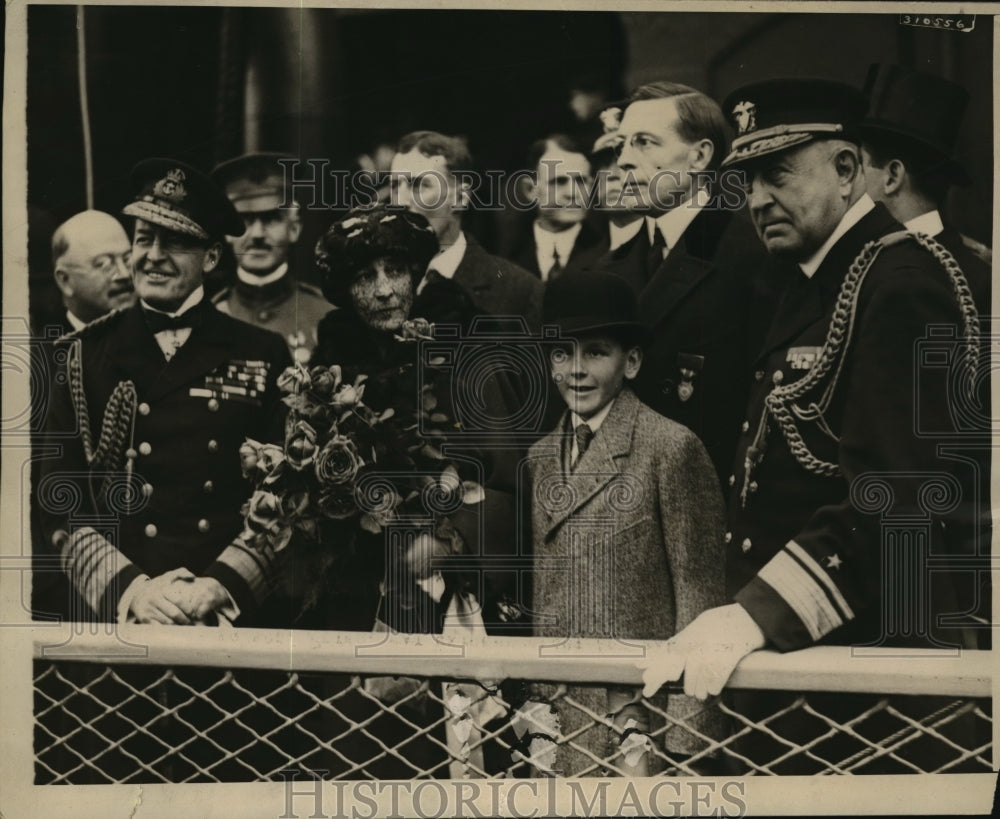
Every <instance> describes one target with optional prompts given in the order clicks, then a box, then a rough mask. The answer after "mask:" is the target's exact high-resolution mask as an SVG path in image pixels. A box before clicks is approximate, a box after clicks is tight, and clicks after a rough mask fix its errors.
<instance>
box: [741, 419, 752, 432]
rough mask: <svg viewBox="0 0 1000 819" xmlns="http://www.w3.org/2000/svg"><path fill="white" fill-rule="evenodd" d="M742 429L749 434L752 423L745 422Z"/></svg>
mask: <svg viewBox="0 0 1000 819" xmlns="http://www.w3.org/2000/svg"><path fill="white" fill-rule="evenodd" d="M740 429H741V430H743V431H744V432H749V431H750V422H749V421H744V422H743V426H741V427H740Z"/></svg>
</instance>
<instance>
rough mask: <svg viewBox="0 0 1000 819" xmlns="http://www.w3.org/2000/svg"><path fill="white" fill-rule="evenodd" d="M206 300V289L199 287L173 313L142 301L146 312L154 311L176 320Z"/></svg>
mask: <svg viewBox="0 0 1000 819" xmlns="http://www.w3.org/2000/svg"><path fill="white" fill-rule="evenodd" d="M204 298H205V288H204V287H203V286H202V285H198V287H196V288H195V289H194V290H192V291H191V293H190V295H188V297H187V298H186V299H184V303H183V304H182V305H181V306H180V307H178V308H177V309H176V310H175V311H174V312H173V313H168V312H167V311H166V310H158V309H157V308H155V307H153V306H152V305H151V304H147V303H146V302H145V301H142V306H143V308H145V309H146V310H152V311H153V312H154V313H163V314H164V315H167V316H170V317H171V318H176V317H177V316H180V315H183V314H184V313H186V312H187V311H188V310H190V309H191V308H192V307H194V306H195V305H197V304H200V303H201V300H202V299H204Z"/></svg>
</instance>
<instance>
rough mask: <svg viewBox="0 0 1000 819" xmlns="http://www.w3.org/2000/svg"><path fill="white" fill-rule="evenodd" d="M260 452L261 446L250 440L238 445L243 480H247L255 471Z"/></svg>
mask: <svg viewBox="0 0 1000 819" xmlns="http://www.w3.org/2000/svg"><path fill="white" fill-rule="evenodd" d="M260 450H261V445H260V444H258V443H257V442H256V441H254V440H251V439H250V438H247V439H246V440H245V441H244V442H243V443H242V444H240V469H241V470H242V471H243V477H244V478H249V477H250V476H251V475H252V474H253V473H254V470H256V469H257V461H258V460H259V459H260Z"/></svg>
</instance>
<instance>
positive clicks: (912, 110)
mask: <svg viewBox="0 0 1000 819" xmlns="http://www.w3.org/2000/svg"><path fill="white" fill-rule="evenodd" d="M865 93H866V94H867V95H868V97H869V101H870V102H869V110H868V115H867V116H866V117H865V119H864V120H863V121H862V123H861V136H862V139H863V142H862V145H861V157H862V162H863V165H864V169H865V183H866V186H867V190H868V194H869V195H870V196H871V198H872V199H874V200H875V201H876V202H882V203H883V204H884V205H885V206H886V207H887V208H888V209H889V213H891V214H892V215H893V216H894V217H895V218H896V220H897V221H899V222H902V223H903V225H904V226H905V227H906V229H907V230H912V231H915V232H919V233H926V234H927V235H928V236H932V237H933V238H934V239H936V240H937V241H938V242H940V243H941V244H942V245H944V246H945V247H946V248H947V250H948V252H949V253H951V255H952V256H954V257H955V259H956V260H957V261H958V263H959V266H960V267H961V268H962V272H964V273H965V275H966V278H968V280H969V285H970V286H971V287H972V288H973V296H974V298H975V300H976V307H977V308H978V309H979V311H980V313H983V314H987V313H989V311H990V299H989V292H990V290H989V287H990V260H989V248H987V247H985V246H984V245H981V244H979V243H978V242H976V241H974V240H972V239H969V238H968V237H966V236H963V235H962V234H961V233H959V232H958V231H957V230H956V229H955V228H954V227H951V226H946V225H945V224H944V222H943V221H942V217H941V211H942V209H943V206H944V201H945V197H946V195H947V193H948V190H949V188H951V186H952V185H968V184H970V183H971V179H970V178H969V174H968V172H967V171H966V170H965V168H964V167H963V165H962V163H961V162H960V161H959V160H958V158H957V157H956V156H955V146H956V143H957V141H958V134H959V129H960V127H961V124H962V116H963V114H964V113H965V108H966V106H967V104H968V101H969V93H968V92H967V91H966V90H965V89H964V88H962V86H960V85H958V84H957V83H953V82H951V81H950V80H946V79H945V78H944V77H937V76H934V75H933V74H925V73H923V72H919V71H912V70H909V69H905V68H902V67H900V66H897V65H880V64H875V65H872V66H871V68H870V69H869V71H868V79H867V81H866V83H865Z"/></svg>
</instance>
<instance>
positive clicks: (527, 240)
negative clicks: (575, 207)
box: [508, 221, 601, 278]
mask: <svg viewBox="0 0 1000 819" xmlns="http://www.w3.org/2000/svg"><path fill="white" fill-rule="evenodd" d="M600 244H601V234H600V232H599V231H598V230H597V228H595V227H594V226H593V225H591V224H590V222H587V221H585V222H582V223H581V225H580V232H579V233H578V234H577V237H576V241H575V242H573V249H572V250H571V251H570V254H569V258H568V259H567V260H566V264H565V265H563V269H564V271H565V272H569V271H571V270H573V269H576V268H577V267H579V266H580V263H581V259H583V258H587V257H588V255H589V253H591V252H592V251H593V250H594V248H595V247H597V246H599V245H600ZM508 258H509V259H510V260H511V261H512V262H514V263H515V264H518V265H520V266H521V267H523V268H524V269H525V270H527V271H528V272H529V273H531V274H533V275H534V276H537V277H538V278H541V277H542V271H541V270H540V269H539V267H538V252H537V248H536V245H535V230H534V221H530V222H528V223H527V225H526V226H525V229H524V231H523V232H522V233H521V234H520V236H519V241H518V242H516V243H515V245H514V247H513V248H511V251H510V253H509V254H508Z"/></svg>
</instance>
